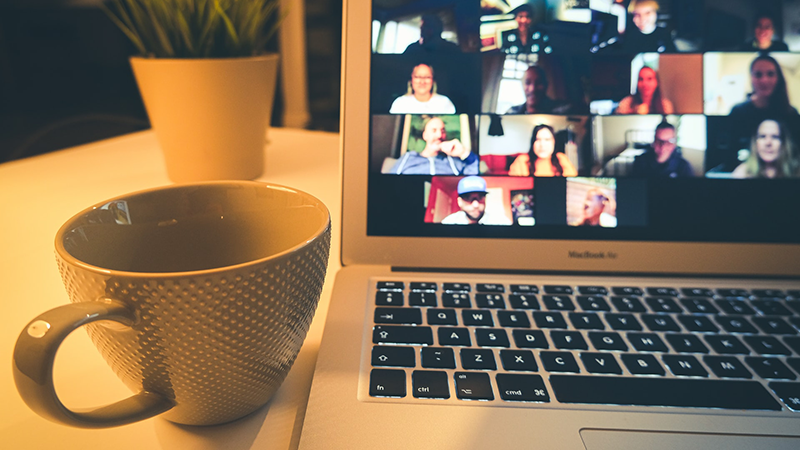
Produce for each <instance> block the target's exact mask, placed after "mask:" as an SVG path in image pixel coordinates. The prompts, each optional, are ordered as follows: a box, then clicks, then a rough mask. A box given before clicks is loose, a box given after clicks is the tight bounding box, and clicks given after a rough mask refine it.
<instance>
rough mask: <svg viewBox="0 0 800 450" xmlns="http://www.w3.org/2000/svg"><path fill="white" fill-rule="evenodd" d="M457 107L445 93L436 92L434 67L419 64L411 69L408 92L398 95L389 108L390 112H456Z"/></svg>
mask: <svg viewBox="0 0 800 450" xmlns="http://www.w3.org/2000/svg"><path fill="white" fill-rule="evenodd" d="M455 112H456V107H455V105H453V102H451V101H450V99H449V98H447V97H446V96H444V95H441V94H437V93H436V81H435V79H434V78H433V67H431V66H429V65H428V64H418V65H416V66H415V67H414V69H413V70H412V71H411V80H409V82H408V92H406V94H405V95H401V96H400V97H397V98H396V99H395V100H394V102H392V106H391V108H389V113H390V114H455Z"/></svg>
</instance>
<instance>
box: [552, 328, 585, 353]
mask: <svg viewBox="0 0 800 450" xmlns="http://www.w3.org/2000/svg"><path fill="white" fill-rule="evenodd" d="M550 339H551V340H552V341H553V345H554V346H555V347H556V348H557V349H561V350H588V349H589V344H587V343H586V340H585V339H584V338H583V335H582V334H581V333H580V332H579V331H558V330H554V331H551V332H550Z"/></svg>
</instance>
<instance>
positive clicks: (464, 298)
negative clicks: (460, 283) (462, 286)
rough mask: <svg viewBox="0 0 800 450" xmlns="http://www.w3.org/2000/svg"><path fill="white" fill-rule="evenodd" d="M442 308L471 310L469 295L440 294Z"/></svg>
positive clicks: (455, 293)
mask: <svg viewBox="0 0 800 450" xmlns="http://www.w3.org/2000/svg"><path fill="white" fill-rule="evenodd" d="M442 306H445V307H447V308H472V302H471V301H470V299H469V294H461V293H458V292H445V293H443V294H442Z"/></svg>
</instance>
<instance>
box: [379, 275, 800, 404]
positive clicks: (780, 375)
mask: <svg viewBox="0 0 800 450" xmlns="http://www.w3.org/2000/svg"><path fill="white" fill-rule="evenodd" d="M372 292H374V293H375V297H374V301H373V302H372V305H371V306H370V310H371V313H372V317H373V320H374V323H373V324H372V325H373V326H372V330H371V331H372V336H371V344H372V345H371V346H370V348H369V352H370V355H369V362H370V364H371V367H370V369H369V370H370V373H369V396H370V397H375V398H402V399H406V400H410V399H414V400H415V401H416V400H418V401H428V402H431V401H437V400H449V401H483V402H486V403H487V404H498V403H508V404H512V403H513V404H517V405H518V404H520V403H531V404H539V405H542V404H584V405H625V406H669V407H689V408H716V409H730V410H762V411H792V412H800V291H794V290H781V289H752V290H747V289H708V288H697V287H688V288H686V287H679V288H678V287H662V286H655V287H642V286H613V287H612V286H563V285H532V284H495V283H474V284H473V283H434V282H424V281H410V280H409V281H378V282H376V283H375V286H374V290H373V291H372Z"/></svg>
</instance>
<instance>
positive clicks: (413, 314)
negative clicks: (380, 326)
mask: <svg viewBox="0 0 800 450" xmlns="http://www.w3.org/2000/svg"><path fill="white" fill-rule="evenodd" d="M375 323H401V324H407V325H422V312H421V311H420V310H419V309H416V308H375Z"/></svg>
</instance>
